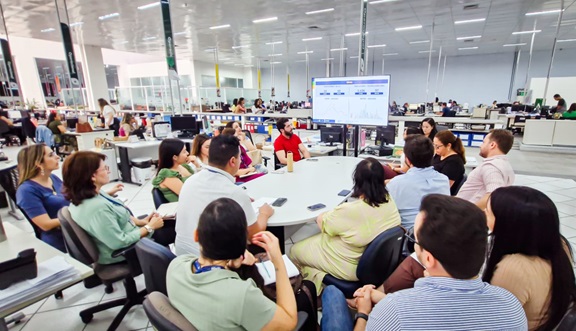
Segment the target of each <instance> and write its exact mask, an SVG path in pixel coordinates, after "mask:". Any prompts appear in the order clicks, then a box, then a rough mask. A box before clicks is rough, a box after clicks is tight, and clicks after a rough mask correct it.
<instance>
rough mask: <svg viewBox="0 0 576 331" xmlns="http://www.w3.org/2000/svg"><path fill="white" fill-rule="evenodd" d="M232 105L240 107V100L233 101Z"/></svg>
mask: <svg viewBox="0 0 576 331" xmlns="http://www.w3.org/2000/svg"><path fill="white" fill-rule="evenodd" d="M232 104H233V105H234V106H238V99H236V98H234V100H232Z"/></svg>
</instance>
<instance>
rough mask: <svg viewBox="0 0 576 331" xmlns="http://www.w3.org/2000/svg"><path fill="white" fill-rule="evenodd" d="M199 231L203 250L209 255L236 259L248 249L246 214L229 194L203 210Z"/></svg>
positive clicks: (221, 258)
mask: <svg viewBox="0 0 576 331" xmlns="http://www.w3.org/2000/svg"><path fill="white" fill-rule="evenodd" d="M196 231H197V233H198V243H199V244H200V252H201V254H202V256H204V257H206V258H208V259H211V260H235V259H237V258H239V257H240V256H242V255H243V254H244V251H245V250H246V243H247V240H248V225H247V223H246V214H244V210H243V209H242V207H240V205H239V204H238V203H237V202H236V201H234V200H232V199H230V198H220V199H218V200H215V201H212V202H211V203H210V204H209V205H208V206H206V208H204V211H202V214H200V219H199V221H198V228H197V229H196Z"/></svg>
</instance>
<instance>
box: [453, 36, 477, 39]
mask: <svg viewBox="0 0 576 331" xmlns="http://www.w3.org/2000/svg"><path fill="white" fill-rule="evenodd" d="M480 38H482V36H469V37H458V38H456V40H469V39H480Z"/></svg>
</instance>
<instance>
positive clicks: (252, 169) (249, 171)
mask: <svg viewBox="0 0 576 331" xmlns="http://www.w3.org/2000/svg"><path fill="white" fill-rule="evenodd" d="M255 171H256V168H254V167H253V166H249V167H248V173H251V172H255Z"/></svg>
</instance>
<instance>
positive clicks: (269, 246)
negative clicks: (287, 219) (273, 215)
mask: <svg viewBox="0 0 576 331" xmlns="http://www.w3.org/2000/svg"><path fill="white" fill-rule="evenodd" d="M252 243H253V244H254V245H256V246H259V247H262V248H263V249H264V250H266V254H268V258H269V259H270V261H271V262H272V264H274V265H277V264H278V263H284V260H283V259H282V252H281V251H280V244H279V243H278V238H276V236H275V235H273V234H272V233H271V232H269V231H261V232H258V233H256V234H255V235H254V236H253V237H252Z"/></svg>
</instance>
